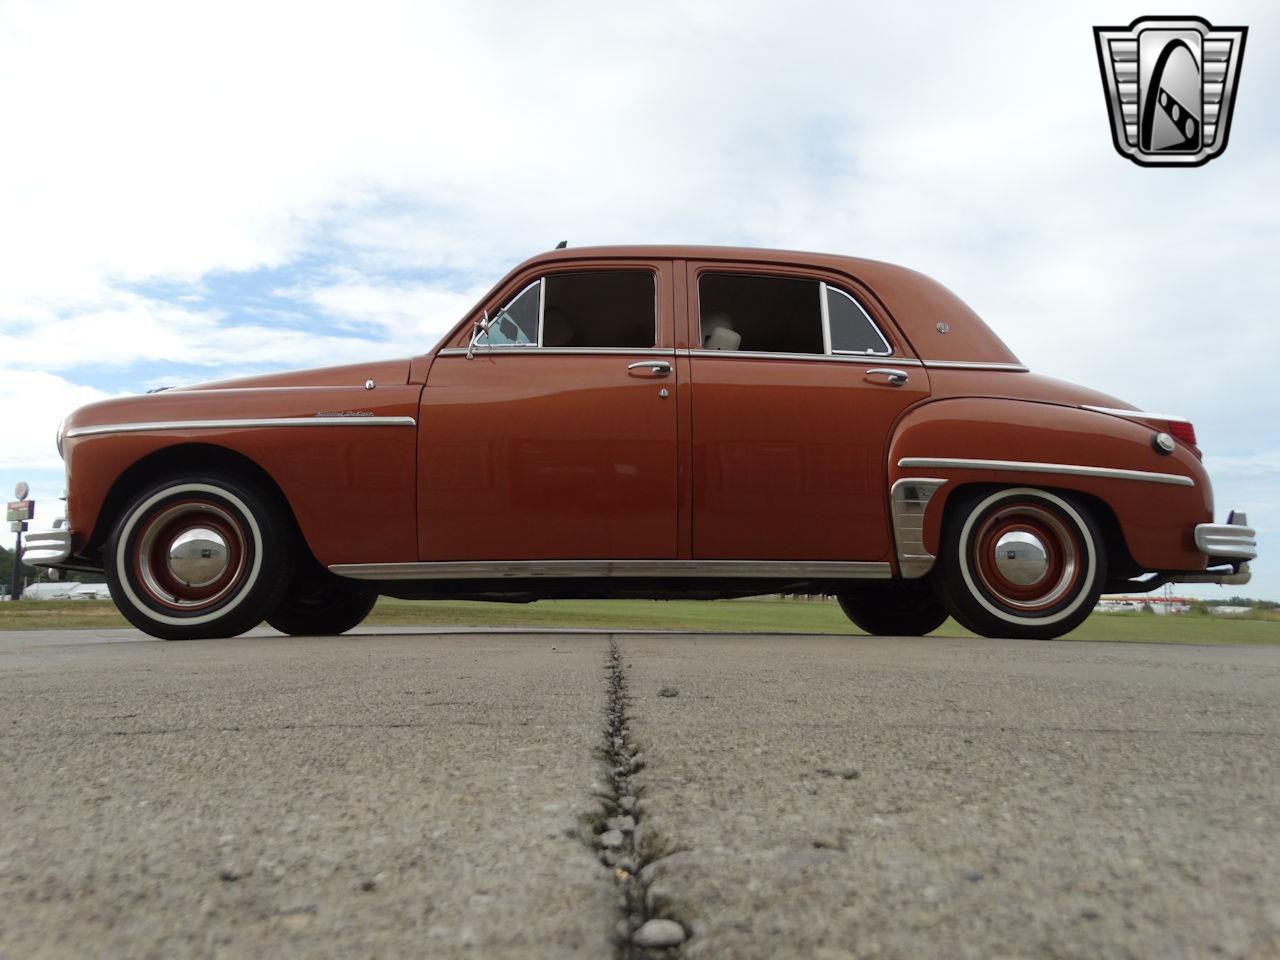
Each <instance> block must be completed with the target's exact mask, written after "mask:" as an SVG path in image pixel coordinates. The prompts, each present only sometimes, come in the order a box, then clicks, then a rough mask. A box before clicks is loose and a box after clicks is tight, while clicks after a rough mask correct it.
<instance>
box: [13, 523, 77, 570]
mask: <svg viewBox="0 0 1280 960" xmlns="http://www.w3.org/2000/svg"><path fill="white" fill-rule="evenodd" d="M70 556H71V531H70V530H41V531H40V532H38V533H28V534H27V535H26V536H25V537H23V538H22V562H23V563H29V564H31V565H32V566H35V567H56V566H57V565H58V564H60V563H66V562H67V560H68V559H69V558H70Z"/></svg>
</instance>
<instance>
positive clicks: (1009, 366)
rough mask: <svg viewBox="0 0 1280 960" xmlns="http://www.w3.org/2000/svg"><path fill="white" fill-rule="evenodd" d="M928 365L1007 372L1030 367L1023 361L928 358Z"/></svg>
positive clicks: (942, 367)
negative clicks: (999, 361)
mask: <svg viewBox="0 0 1280 960" xmlns="http://www.w3.org/2000/svg"><path fill="white" fill-rule="evenodd" d="M924 365H925V366H926V367H933V368H936V369H940V370H1004V371H1006V372H1007V373H1028V372H1029V371H1030V368H1029V367H1026V366H1023V365H1022V364H1021V363H995V362H987V361H985V360H926V361H925V362H924Z"/></svg>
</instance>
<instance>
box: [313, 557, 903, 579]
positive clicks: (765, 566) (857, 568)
mask: <svg viewBox="0 0 1280 960" xmlns="http://www.w3.org/2000/svg"><path fill="white" fill-rule="evenodd" d="M329 571H330V572H331V573H334V574H337V575H338V576H340V577H347V578H349V579H352V580H514V579H541V578H546V577H566V578H577V577H724V578H725V579H733V578H735V577H763V578H770V579H778V580H787V579H797V580H888V579H889V578H890V577H891V576H892V575H893V571H892V568H891V567H890V566H889V564H887V563H880V562H865V561H860V560H854V561H844V560H449V561H429V562H423V563H335V564H332V565H331V566H330V567H329Z"/></svg>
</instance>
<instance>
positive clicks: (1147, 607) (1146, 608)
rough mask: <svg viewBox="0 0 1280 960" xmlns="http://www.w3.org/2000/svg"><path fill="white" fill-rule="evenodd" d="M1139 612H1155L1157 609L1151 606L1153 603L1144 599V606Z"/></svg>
mask: <svg viewBox="0 0 1280 960" xmlns="http://www.w3.org/2000/svg"><path fill="white" fill-rule="evenodd" d="M1138 612H1139V613H1155V612H1156V610H1155V607H1153V606H1151V604H1149V603H1147V602H1145V601H1144V602H1143V604H1142V606H1141V607H1140V608H1139V609H1138Z"/></svg>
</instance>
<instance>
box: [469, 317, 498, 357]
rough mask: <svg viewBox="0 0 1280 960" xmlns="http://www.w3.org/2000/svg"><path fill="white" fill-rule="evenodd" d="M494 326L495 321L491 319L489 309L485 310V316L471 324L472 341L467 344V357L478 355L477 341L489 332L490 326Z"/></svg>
mask: <svg viewBox="0 0 1280 960" xmlns="http://www.w3.org/2000/svg"><path fill="white" fill-rule="evenodd" d="M491 326H493V321H492V320H490V319H489V311H488V310H484V311H483V316H482V317H481V318H480V319H479V320H477V321H475V322H474V323H473V324H471V342H470V343H468V344H467V359H468V360H474V359H475V355H476V341H478V340H479V339H480V338H481V337H483V336H484V335H485V334H486V333H488V332H489V328H490V327H491Z"/></svg>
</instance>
